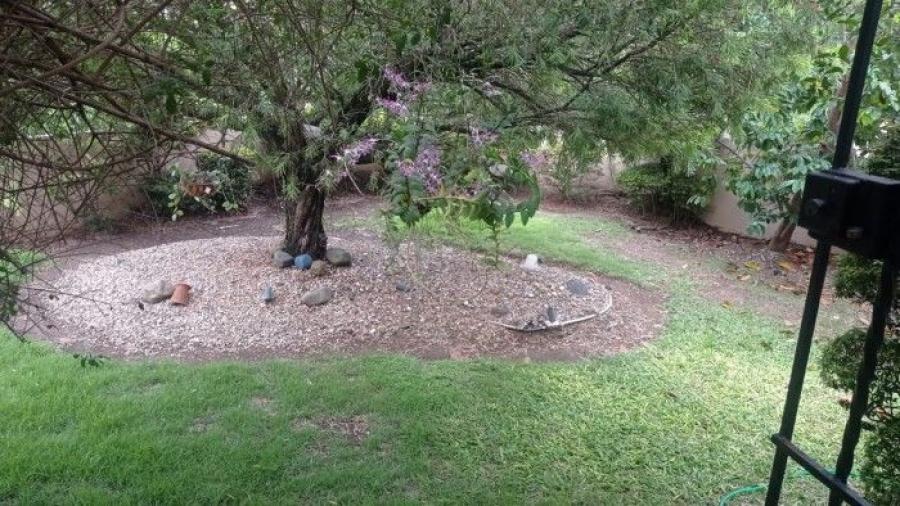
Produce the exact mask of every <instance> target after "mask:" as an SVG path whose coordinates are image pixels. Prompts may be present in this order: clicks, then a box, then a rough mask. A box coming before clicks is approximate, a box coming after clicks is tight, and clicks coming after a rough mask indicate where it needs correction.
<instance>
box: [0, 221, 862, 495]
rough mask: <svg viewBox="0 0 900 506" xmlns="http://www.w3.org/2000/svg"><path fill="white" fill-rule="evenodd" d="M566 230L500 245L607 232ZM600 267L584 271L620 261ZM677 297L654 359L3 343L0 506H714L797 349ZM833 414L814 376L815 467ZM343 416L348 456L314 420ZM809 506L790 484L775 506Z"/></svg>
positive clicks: (809, 489)
mask: <svg viewBox="0 0 900 506" xmlns="http://www.w3.org/2000/svg"><path fill="white" fill-rule="evenodd" d="M570 220H571V219H569V218H557V217H552V216H544V217H540V218H539V219H538V221H536V222H535V224H536V225H537V226H538V227H540V229H541V230H543V231H544V232H545V233H546V234H548V236H547V237H535V236H534V234H533V233H531V232H528V233H522V232H520V231H521V230H522V229H514V230H513V231H512V232H510V237H509V238H507V240H508V241H509V243H507V244H518V245H522V246H524V245H527V246H528V247H529V248H530V250H531V251H533V252H537V253H540V254H543V255H545V256H546V257H548V258H557V257H556V256H555V255H557V254H559V255H563V254H564V252H563V251H562V250H557V248H558V247H559V246H558V244H565V243H566V242H567V241H569V240H571V239H572V237H573V236H574V237H577V231H573V228H572V226H582V227H587V228H590V229H591V230H597V229H598V228H601V227H595V225H596V223H593V222H591V220H586V221H581V220H574V221H570ZM530 226H531V225H529V227H530ZM525 230H528V229H525ZM608 233H611V234H616V233H619V232H618V231H617V230H616V228H615V227H612V228H610V229H609V232H608ZM454 240H457V241H460V240H462V239H459V238H456V239H454ZM575 244H580V243H577V242H575ZM580 247H583V248H585V249H587V247H586V246H585V245H583V244H581V245H580V246H577V247H576V248H580ZM606 255H607V254H606V253H598V254H597V255H596V256H590V255H586V254H584V255H582V256H581V257H580V258H581V260H580V261H581V262H583V263H582V264H580V265H582V266H583V267H584V268H587V269H592V270H598V271H603V270H604V269H605V268H607V267H608V266H609V265H631V263H630V262H628V261H627V260H623V259H618V260H617V262H619V263H618V264H617V263H615V262H613V259H611V258H610V257H607V256H606ZM649 272H652V271H651V269H649V268H648V267H646V266H639V267H638V270H636V271H634V272H633V273H632V274H633V275H635V276H639V275H643V274H642V273H649ZM671 290H672V293H671V297H670V303H669V304H670V307H669V309H670V321H669V322H668V325H667V327H666V329H665V330H664V332H663V336H662V338H661V339H660V340H659V341H658V342H656V343H654V344H652V345H650V346H648V347H646V348H643V349H641V350H639V351H636V352H633V353H629V354H626V355H620V356H617V357H614V358H609V359H602V360H595V361H589V362H581V363H576V364H525V363H515V362H508V361H498V360H477V361H468V362H453V361H436V362H424V361H419V360H415V359H409V358H400V357H388V356H382V357H364V358H354V359H340V360H338V359H335V360H324V361H321V360H320V361H309V360H307V361H267V362H263V363H258V364H238V363H212V364H203V365H188V364H174V363H161V362H142V363H125V362H119V361H111V362H107V363H106V364H105V365H103V366H102V367H98V368H91V367H88V368H82V367H80V366H79V365H78V362H77V361H75V360H73V359H72V358H71V357H70V356H68V355H64V354H60V353H57V352H54V351H51V350H50V349H48V348H47V347H46V346H43V345H39V344H24V345H23V344H18V343H16V342H14V341H13V340H11V339H2V338H0V413H2V424H0V503H6V502H8V503H22V504H64V503H70V504H81V503H86V504H104V503H106V504H130V503H218V502H227V503H266V504H268V503H290V504H296V503H298V502H300V503H305V502H312V503H328V502H335V503H349V504H357V503H362V504H370V503H387V504H403V503H421V502H425V503H466V504H469V503H486V504H518V503H523V502H525V503H541V504H553V503H573V502H574V503H588V504H716V503H717V501H718V498H719V497H721V496H722V495H723V494H725V493H727V492H728V491H730V490H733V489H735V488H737V487H739V486H743V485H745V484H749V483H756V482H760V481H765V479H766V476H767V472H768V466H769V464H770V459H771V455H772V448H771V445H770V444H769V443H768V441H767V437H768V435H769V434H770V433H771V432H772V431H773V430H774V429H775V428H776V427H777V422H778V416H779V413H780V409H781V405H782V402H783V394H784V387H785V383H786V380H787V375H788V370H789V367H790V362H791V355H792V350H793V339H791V338H789V337H786V336H785V335H783V334H782V333H781V332H780V331H779V330H780V328H779V326H778V325H777V324H776V323H775V322H771V321H768V320H766V319H765V318H761V317H759V316H758V315H755V314H752V313H749V312H743V311H736V310H733V309H726V308H723V307H721V306H718V305H712V304H709V303H705V302H703V301H701V300H700V299H698V298H697V297H696V296H695V295H694V293H693V289H692V288H691V287H690V285H689V284H688V283H687V282H678V283H674V284H673V285H672V289H671ZM834 397H835V396H834V393H833V392H831V391H829V390H828V389H826V388H825V387H824V386H822V385H821V384H820V383H819V382H818V381H817V379H816V374H815V372H814V371H811V372H810V378H809V381H808V383H807V389H806V391H805V392H804V404H803V409H802V410H801V416H800V421H799V423H798V434H797V440H798V441H799V442H800V444H801V445H802V446H803V447H804V448H805V449H806V450H807V451H809V452H810V453H812V454H813V455H815V456H817V457H819V458H821V459H823V460H824V461H825V462H831V461H833V457H834V449H835V448H837V446H838V441H839V437H840V427H841V425H842V423H843V417H844V413H843V412H842V410H841V409H840V408H839V407H837V406H836V403H835V402H834ZM354 417H359V418H358V419H362V420H365V421H366V422H367V423H368V425H369V431H370V434H369V436H368V437H367V438H365V439H363V440H362V441H361V442H357V441H355V440H353V439H352V438H348V437H346V436H344V435H342V434H341V433H340V432H336V431H334V430H330V429H329V428H328V424H326V423H320V422H321V421H323V420H333V419H338V420H350V419H353V418H354ZM819 492H820V491H819V489H818V487H813V486H812V485H810V484H809V483H807V482H792V483H790V484H788V497H787V501H786V502H785V504H796V503H801V504H816V503H821V502H822V495H821V494H820V493H819ZM814 493H819V495H814ZM752 501H755V503H758V502H759V501H760V496H759V495H758V494H757V495H756V496H755V497H753V498H752Z"/></svg>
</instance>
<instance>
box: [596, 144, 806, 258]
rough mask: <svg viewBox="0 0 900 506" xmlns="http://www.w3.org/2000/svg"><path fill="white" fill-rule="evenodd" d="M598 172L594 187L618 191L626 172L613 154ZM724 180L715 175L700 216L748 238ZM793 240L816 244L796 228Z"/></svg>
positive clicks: (768, 232) (743, 219)
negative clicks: (619, 178) (620, 177)
mask: <svg viewBox="0 0 900 506" xmlns="http://www.w3.org/2000/svg"><path fill="white" fill-rule="evenodd" d="M597 169H598V170H599V171H601V172H600V174H599V175H598V176H596V180H595V181H596V184H597V186H598V187H599V188H601V189H604V190H617V189H618V185H617V184H616V176H617V175H618V174H619V173H620V172H621V171H622V170H624V169H625V163H624V162H623V160H622V159H621V158H619V157H616V156H614V155H609V156H607V157H605V158H604V159H603V160H602V161H601V162H600V163H599V164H598V167H597ZM725 177H726V176H725V174H724V173H720V174H719V175H718V181H719V184H718V186H717V187H716V191H715V192H714V193H713V197H712V200H711V202H710V205H709V208H708V209H707V210H706V214H705V215H704V216H703V221H704V223H706V224H707V225H709V226H711V227H713V228H715V229H717V230H720V231H722V232H725V233H729V234H737V235H740V236H743V237H748V236H750V234H749V233H748V232H747V226H748V225H749V224H750V219H749V217H748V216H747V213H745V212H744V211H743V210H742V209H741V208H740V207H738V199H737V197H735V196H734V194H733V193H731V192H730V191H728V189H727V188H726V187H725ZM777 228H778V225H777V224H772V225H770V226H769V227H768V229H767V230H766V235H765V238H766V239H768V238H770V237H772V235H774V233H775V230H776V229H777ZM792 240H793V241H794V242H795V243H797V244H803V245H806V246H812V245H815V240H814V239H813V238H811V237H810V236H809V234H807V233H806V231H805V230H800V229H798V230H797V231H795V232H794V237H793V239H792Z"/></svg>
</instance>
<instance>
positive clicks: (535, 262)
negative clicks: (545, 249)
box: [522, 253, 544, 271]
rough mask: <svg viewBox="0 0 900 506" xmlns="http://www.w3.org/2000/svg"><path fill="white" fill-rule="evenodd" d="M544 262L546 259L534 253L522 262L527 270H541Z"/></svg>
mask: <svg viewBox="0 0 900 506" xmlns="http://www.w3.org/2000/svg"><path fill="white" fill-rule="evenodd" d="M542 263H544V261H543V260H541V257H539V256H537V255H535V254H534V253H530V254H529V255H528V256H527V257H525V260H524V261H523V262H522V268H523V269H525V270H526V271H537V270H540V268H541V264H542Z"/></svg>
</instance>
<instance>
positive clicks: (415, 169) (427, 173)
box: [397, 145, 442, 193]
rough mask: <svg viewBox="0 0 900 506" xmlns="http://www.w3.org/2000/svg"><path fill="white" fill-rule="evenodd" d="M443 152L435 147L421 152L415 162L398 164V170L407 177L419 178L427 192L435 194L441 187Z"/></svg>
mask: <svg viewBox="0 0 900 506" xmlns="http://www.w3.org/2000/svg"><path fill="white" fill-rule="evenodd" d="M440 165H441V150H440V149H439V148H437V147H436V146H433V145H428V146H425V147H424V148H422V149H420V150H419V153H418V154H417V155H416V159H415V160H410V159H406V160H401V161H399V162H397V170H399V171H400V174H402V175H403V176H405V177H417V178H419V179H421V180H422V183H423V184H424V185H425V191H427V192H428V193H435V192H436V191H437V190H438V188H439V187H440V185H441V181H442V177H441V171H440Z"/></svg>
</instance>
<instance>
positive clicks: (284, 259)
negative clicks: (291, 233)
mask: <svg viewBox="0 0 900 506" xmlns="http://www.w3.org/2000/svg"><path fill="white" fill-rule="evenodd" d="M272 263H273V264H274V265H275V267H280V268H282V269H283V268H285V267H290V266H292V265H294V257H293V256H291V254H290V253H288V252H287V251H284V250H283V249H280V250H278V251H276V252H275V253H273V254H272Z"/></svg>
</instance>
